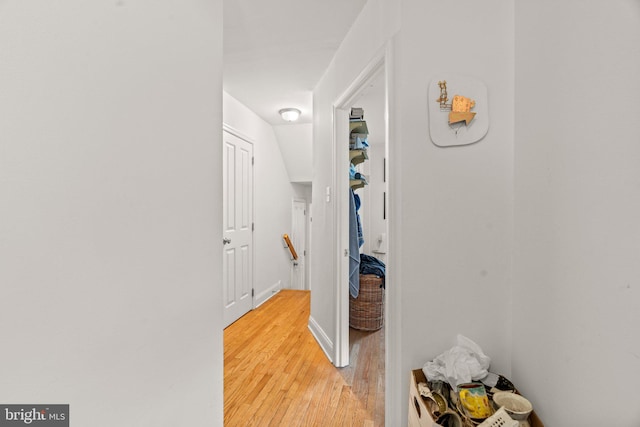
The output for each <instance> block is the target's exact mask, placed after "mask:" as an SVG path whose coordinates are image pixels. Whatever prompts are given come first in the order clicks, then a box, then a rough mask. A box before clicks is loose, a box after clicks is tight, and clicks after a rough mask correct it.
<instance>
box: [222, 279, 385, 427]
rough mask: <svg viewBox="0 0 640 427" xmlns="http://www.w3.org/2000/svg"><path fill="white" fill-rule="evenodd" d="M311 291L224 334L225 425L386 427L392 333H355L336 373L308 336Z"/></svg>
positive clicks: (277, 299) (274, 302) (283, 295)
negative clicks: (387, 337)
mask: <svg viewBox="0 0 640 427" xmlns="http://www.w3.org/2000/svg"><path fill="white" fill-rule="evenodd" d="M309 307H310V293H309V292H308V291H293V290H283V291H280V292H279V293H278V294H277V295H275V296H274V297H273V298H271V299H270V300H269V301H267V302H266V303H264V304H263V305H262V306H260V307H259V308H258V309H256V310H254V311H252V312H250V313H248V314H247V315H245V316H244V317H242V318H241V319H240V320H238V321H237V322H235V323H234V324H232V325H230V326H229V327H227V328H226V329H225V331H224V411H225V413H224V425H225V426H226V427H234V426H238V427H245V426H260V427H263V426H284V427H289V426H323V427H324V426H341V427H342V426H354V427H355V426H366V427H378V426H384V328H383V329H381V330H379V331H376V332H368V333H367V332H361V331H356V330H354V329H350V344H351V353H350V355H351V363H350V366H349V367H347V368H342V369H337V368H335V367H334V366H333V365H332V364H331V363H330V362H329V360H328V359H327V357H326V356H325V355H324V353H323V352H322V350H321V349H320V347H319V345H318V344H317V343H316V341H315V339H314V338H313V336H312V335H311V332H310V331H309V330H308V329H307V322H308V320H309V310H310V308H309Z"/></svg>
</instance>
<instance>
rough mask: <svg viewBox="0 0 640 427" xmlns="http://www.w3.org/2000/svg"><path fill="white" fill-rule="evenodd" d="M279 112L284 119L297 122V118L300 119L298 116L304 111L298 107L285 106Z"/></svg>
mask: <svg viewBox="0 0 640 427" xmlns="http://www.w3.org/2000/svg"><path fill="white" fill-rule="evenodd" d="M278 113H280V115H281V116H282V118H283V119H284V120H286V121H288V122H295V121H296V120H298V117H300V114H302V111H300V110H298V109H297V108H283V109H282V110H280V111H278Z"/></svg>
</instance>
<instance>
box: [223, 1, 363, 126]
mask: <svg viewBox="0 0 640 427" xmlns="http://www.w3.org/2000/svg"><path fill="white" fill-rule="evenodd" d="M365 3H366V0H225V1H224V78H223V80H224V90H225V91H226V92H227V93H228V94H229V95H231V96H233V97H234V98H236V99H237V100H238V101H240V102H242V103H243V104H244V105H246V106H247V107H248V108H249V109H251V110H253V111H254V112H255V113H256V114H258V115H259V116H261V117H262V118H263V119H264V120H266V121H267V122H268V123H271V124H273V125H280V124H284V123H285V122H284V121H283V120H282V118H281V117H280V116H279V115H278V110H280V109H281V108H287V107H294V108H298V109H299V110H301V111H302V116H301V118H300V120H299V121H298V122H297V123H310V122H311V118H312V117H311V116H312V114H311V113H312V91H313V88H314V87H315V86H316V84H317V83H318V81H319V80H320V78H321V77H322V75H323V74H324V72H325V70H326V69H327V67H328V66H329V63H330V61H331V59H332V58H333V55H334V54H335V52H336V50H337V48H338V46H340V42H341V41H342V40H343V39H344V36H345V35H346V34H347V32H348V30H349V28H350V27H351V23H352V22H353V21H354V20H355V18H356V17H357V16H358V14H359V13H360V11H361V10H362V8H363V7H364V5H365Z"/></svg>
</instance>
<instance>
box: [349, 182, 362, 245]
mask: <svg viewBox="0 0 640 427" xmlns="http://www.w3.org/2000/svg"><path fill="white" fill-rule="evenodd" d="M351 192H352V193H353V201H354V202H355V204H356V224H357V226H358V248H361V247H362V245H364V233H363V232H362V222H361V221H360V214H359V213H358V210H360V205H361V203H360V196H358V195H357V194H356V193H354V192H353V190H351Z"/></svg>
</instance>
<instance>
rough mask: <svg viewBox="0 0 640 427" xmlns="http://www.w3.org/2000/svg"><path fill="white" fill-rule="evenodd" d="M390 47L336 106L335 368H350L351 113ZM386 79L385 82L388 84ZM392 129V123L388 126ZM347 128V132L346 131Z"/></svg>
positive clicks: (368, 65) (386, 48)
mask: <svg viewBox="0 0 640 427" xmlns="http://www.w3.org/2000/svg"><path fill="white" fill-rule="evenodd" d="M389 49H390V48H389V47H385V48H384V49H381V50H380V52H378V53H377V54H376V55H375V56H374V57H373V58H372V59H371V61H370V62H369V63H368V64H367V66H366V67H365V68H364V69H363V70H362V71H361V72H360V74H359V75H358V77H356V78H355V80H353V82H352V83H351V84H350V85H349V86H348V87H347V89H346V90H345V91H344V92H343V93H342V95H340V96H339V97H338V98H337V99H336V101H335V102H334V103H333V116H332V126H333V142H332V155H333V161H332V164H333V171H332V172H333V188H334V189H335V190H334V193H335V194H334V203H333V206H334V211H333V219H334V224H335V235H334V236H333V239H334V244H333V247H334V250H335V258H334V278H335V283H336V292H335V298H336V299H335V301H336V335H335V336H336V341H335V353H334V354H335V360H334V365H335V366H337V367H344V366H347V365H349V274H348V268H349V255H348V253H349V240H348V227H349V207H348V205H347V203H346V201H347V200H348V194H349V193H348V191H349V185H348V174H347V173H346V171H347V170H348V168H349V164H348V155H347V154H348V153H347V150H348V147H349V137H348V135H349V133H348V119H347V117H348V111H346V109H347V108H349V107H350V106H351V103H353V102H354V101H355V99H356V97H357V96H358V95H359V94H360V92H361V91H362V89H364V88H365V87H366V86H367V85H368V84H369V83H371V81H373V80H374V79H375V78H376V77H377V76H378V75H379V74H380V73H381V72H384V71H385V70H386V68H387V66H386V65H385V64H387V63H388V59H387V54H388V53H389V52H388V51H389ZM387 80H388V79H387V78H385V83H387ZM386 127H388V123H387V124H386ZM345 129H346V130H345Z"/></svg>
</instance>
